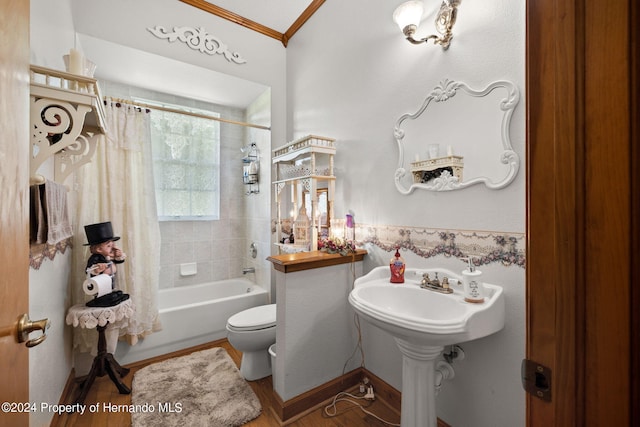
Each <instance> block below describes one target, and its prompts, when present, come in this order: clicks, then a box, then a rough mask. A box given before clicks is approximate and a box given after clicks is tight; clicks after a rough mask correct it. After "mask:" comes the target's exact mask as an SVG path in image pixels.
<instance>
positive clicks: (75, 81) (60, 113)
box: [29, 66, 105, 183]
mask: <svg viewBox="0 0 640 427" xmlns="http://www.w3.org/2000/svg"><path fill="white" fill-rule="evenodd" d="M30 116H31V132H32V133H31V160H30V165H29V166H30V173H31V179H32V181H33V183H41V182H42V181H44V178H42V177H41V176H39V175H37V172H38V169H39V168H40V166H42V164H43V163H44V162H45V161H46V160H47V159H48V158H50V157H52V156H54V180H55V181H56V182H58V183H63V182H64V181H65V179H66V178H67V177H68V176H69V175H70V174H71V173H73V171H75V170H76V169H77V168H79V167H80V166H82V165H84V164H85V163H88V162H89V161H91V158H92V157H93V154H94V152H95V150H96V143H97V137H98V134H100V133H104V129H105V123H104V108H103V105H102V100H101V99H100V93H99V90H98V86H97V83H96V80H95V79H92V78H87V77H83V76H76V75H73V74H69V73H65V72H61V71H57V70H50V69H47V68H43V67H36V66H32V67H31V101H30Z"/></svg>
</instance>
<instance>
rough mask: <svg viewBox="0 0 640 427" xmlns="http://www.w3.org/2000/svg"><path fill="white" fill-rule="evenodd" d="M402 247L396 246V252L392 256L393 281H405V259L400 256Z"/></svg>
mask: <svg viewBox="0 0 640 427" xmlns="http://www.w3.org/2000/svg"><path fill="white" fill-rule="evenodd" d="M399 251H400V247H399V246H396V253H395V255H394V256H393V258H391V262H390V263H389V269H390V270H391V283H404V268H405V263H404V259H403V258H402V257H401V256H400V252H399Z"/></svg>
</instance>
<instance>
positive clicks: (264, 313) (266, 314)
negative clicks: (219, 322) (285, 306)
mask: <svg viewBox="0 0 640 427" xmlns="http://www.w3.org/2000/svg"><path fill="white" fill-rule="evenodd" d="M227 324H228V325H229V326H231V327H232V328H233V329H236V330H255V329H265V328H269V327H271V326H275V324H276V305H275V304H267V305H259V306H257V307H253V308H249V309H247V310H244V311H241V312H240V313H236V314H234V315H233V316H231V317H230V318H229V320H227Z"/></svg>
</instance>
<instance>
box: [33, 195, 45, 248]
mask: <svg viewBox="0 0 640 427" xmlns="http://www.w3.org/2000/svg"><path fill="white" fill-rule="evenodd" d="M30 193H31V194H30V195H31V197H30V200H29V201H30V214H31V220H30V233H29V234H30V237H29V241H30V242H31V243H35V244H42V243H46V241H47V220H46V217H45V214H44V205H43V199H44V186H43V185H32V186H31V188H30Z"/></svg>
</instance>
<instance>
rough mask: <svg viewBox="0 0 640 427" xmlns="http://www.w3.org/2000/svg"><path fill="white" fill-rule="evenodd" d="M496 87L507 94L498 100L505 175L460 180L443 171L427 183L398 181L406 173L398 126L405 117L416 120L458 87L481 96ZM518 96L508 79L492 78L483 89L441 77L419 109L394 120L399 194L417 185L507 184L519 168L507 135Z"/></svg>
mask: <svg viewBox="0 0 640 427" xmlns="http://www.w3.org/2000/svg"><path fill="white" fill-rule="evenodd" d="M496 88H504V89H506V91H507V96H506V98H503V99H502V100H501V101H500V104H499V108H500V110H501V111H503V115H502V123H501V139H502V141H501V143H502V148H503V152H502V154H501V156H500V162H501V163H503V164H506V165H508V166H509V171H508V173H507V175H506V176H505V177H504V178H503V179H501V180H499V181H497V182H494V181H492V180H491V179H490V178H488V177H483V176H480V177H473V178H471V179H469V180H468V181H465V180H462V181H460V180H459V179H458V178H457V177H455V176H452V175H451V174H450V173H449V172H443V173H442V174H441V175H440V176H439V177H438V178H435V179H433V180H431V181H429V182H427V183H417V182H414V183H413V184H412V185H411V186H409V187H408V188H407V187H406V185H404V184H403V183H402V182H401V180H402V178H404V176H405V175H406V174H407V170H406V169H405V165H404V151H405V150H404V143H403V138H404V136H405V132H404V130H403V129H402V128H401V126H402V123H403V122H404V121H405V120H407V119H411V120H415V119H417V118H419V117H420V115H421V114H422V113H423V112H424V111H425V110H426V109H427V107H428V106H429V105H430V104H431V101H435V102H445V101H447V100H448V99H451V98H452V97H454V96H455V95H456V93H457V91H458V90H461V91H462V92H464V93H466V94H468V95H470V96H472V97H477V98H481V97H484V96H486V95H488V94H489V93H491V92H492V91H493V90H494V89H496ZM519 100H520V92H519V91H518V88H517V86H516V85H515V84H514V83H512V82H510V81H507V80H498V81H495V82H493V83H491V84H489V85H488V86H487V87H486V88H484V89H482V90H474V89H472V88H470V87H469V86H468V85H467V84H465V83H463V82H456V81H453V80H449V79H444V80H443V81H441V82H440V83H439V84H438V85H437V86H436V87H435V88H434V89H433V90H432V91H431V92H430V93H429V96H427V98H426V99H425V100H424V102H423V103H422V106H421V107H420V108H419V109H418V111H416V112H415V113H413V114H409V113H407V114H403V115H402V116H400V118H399V119H398V120H397V121H396V124H395V127H394V130H393V134H394V137H395V139H396V142H397V144H398V151H399V158H398V167H397V169H396V171H395V184H396V188H397V189H398V191H399V192H400V193H402V194H411V193H412V192H413V191H414V190H416V189H422V190H428V191H450V190H460V189H463V188H466V187H469V186H472V185H475V184H480V183H484V184H485V185H486V186H487V187H488V188H490V189H493V190H497V189H501V188H504V187H506V186H507V185H509V184H510V183H511V182H512V181H513V180H514V178H515V177H516V175H517V174H518V170H519V169H520V157H519V156H518V154H517V153H516V152H515V151H513V148H512V147H511V140H510V138H509V127H510V124H511V117H512V115H513V110H514V109H515V107H516V105H517V104H518V101H519Z"/></svg>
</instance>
